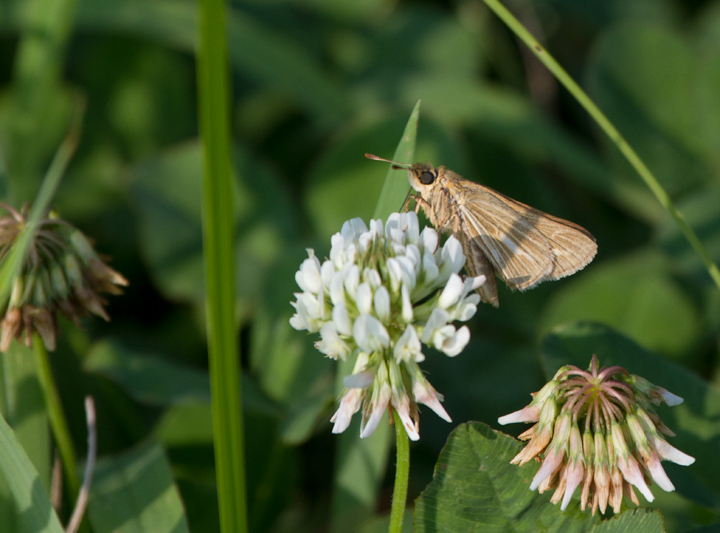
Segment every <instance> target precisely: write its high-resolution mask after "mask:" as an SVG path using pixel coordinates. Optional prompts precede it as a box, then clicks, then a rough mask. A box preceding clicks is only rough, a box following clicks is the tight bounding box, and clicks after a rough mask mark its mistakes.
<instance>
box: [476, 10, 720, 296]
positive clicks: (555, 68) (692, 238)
mask: <svg viewBox="0 0 720 533" xmlns="http://www.w3.org/2000/svg"><path fill="white" fill-rule="evenodd" d="M484 1H485V3H486V4H487V5H488V7H489V8H490V9H492V10H493V11H494V12H495V14H496V15H497V16H498V17H500V19H501V20H502V21H503V22H504V23H505V24H506V25H507V26H508V28H510V29H511V30H512V32H513V33H514V34H515V35H517V36H518V37H519V38H520V39H521V40H522V41H523V42H524V43H525V44H526V45H527V46H528V48H530V50H531V51H532V52H533V54H535V56H537V58H538V59H539V60H540V61H541V62H542V63H543V65H545V66H546V67H547V68H548V70H549V71H550V72H552V73H553V75H554V76H555V77H556V78H557V80H558V81H559V82H560V83H562V84H563V86H564V87H565V88H566V89H567V90H568V91H569V92H570V94H572V95H573V96H574V97H575V99H576V100H577V101H578V102H579V103H580V105H581V106H583V107H584V108H585V110H586V111H587V112H588V113H589V114H590V116H591V117H592V118H593V120H595V122H597V124H598V126H600V128H601V129H602V130H603V131H604V132H605V133H606V134H607V136H608V137H610V140H612V142H613V143H615V146H617V148H618V150H620V152H621V153H622V154H623V155H624V156H625V158H626V159H627V160H628V162H629V163H630V164H631V165H632V167H633V168H634V169H635V170H636V171H637V173H638V174H639V175H640V177H641V178H642V179H643V181H644V182H645V184H646V185H647V186H648V187H649V188H650V190H651V191H652V193H653V194H654V195H655V197H656V198H657V199H658V201H659V202H660V204H661V205H662V206H663V207H664V208H665V210H667V212H668V213H670V216H672V218H673V219H674V220H675V223H676V224H677V225H678V226H679V227H680V229H681V230H682V232H683V234H684V235H685V238H687V240H688V241H689V242H690V245H691V246H692V247H693V249H694V250H695V252H696V253H697V254H698V255H699V256H700V258H701V259H702V261H703V263H704V264H705V268H707V271H708V272H709V274H710V277H711V278H712V279H713V281H714V282H715V284H716V285H717V286H718V288H719V289H720V270H718V267H717V265H716V264H715V263H714V262H713V260H712V259H711V258H710V255H709V254H708V252H707V250H706V249H705V247H704V246H703V244H702V243H701V242H700V239H698V237H697V235H696V234H695V232H694V231H693V230H692V228H691V227H690V226H689V225H688V223H687V222H686V221H685V218H684V217H683V215H682V213H680V211H678V209H677V207H675V204H674V203H673V202H672V200H671V199H670V196H669V195H668V193H667V192H665V189H663V188H662V186H661V185H660V183H659V182H658V180H657V179H656V178H655V175H654V174H653V173H652V172H651V171H650V169H649V168H648V167H647V165H645V163H644V162H643V161H642V159H640V156H638V154H637V153H636V152H635V150H633V149H632V147H631V146H630V145H629V144H628V143H627V141H626V140H625V138H624V137H623V136H622V135H621V134H620V132H619V131H618V130H617V128H615V126H613V124H612V122H610V120H608V118H607V117H606V116H605V114H604V113H603V112H602V111H600V108H598V106H596V105H595V103H594V102H593V101H592V100H591V99H590V97H589V96H588V95H587V94H586V93H585V91H583V90H582V89H581V88H580V86H579V85H578V84H577V83H576V82H575V80H573V79H572V78H571V77H570V75H569V74H568V73H567V72H566V71H565V69H563V68H562V67H561V66H560V64H559V63H558V62H557V61H555V59H554V58H553V57H552V56H551V55H550V54H549V53H548V51H547V50H545V48H544V47H543V46H542V45H541V44H540V43H539V42H538V41H537V39H535V37H533V36H532V35H531V34H530V32H529V31H527V30H526V29H525V27H524V26H523V25H522V24H521V23H520V21H519V20H518V19H516V18H515V17H514V16H513V15H512V13H510V12H509V11H508V10H507V9H506V8H505V6H503V5H502V4H501V3H500V2H499V1H498V0H484Z"/></svg>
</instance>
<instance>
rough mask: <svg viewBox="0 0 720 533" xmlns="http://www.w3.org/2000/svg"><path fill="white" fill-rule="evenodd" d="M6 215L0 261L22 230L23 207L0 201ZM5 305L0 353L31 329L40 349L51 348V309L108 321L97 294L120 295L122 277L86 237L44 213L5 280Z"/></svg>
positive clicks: (0, 229)
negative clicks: (10, 276) (17, 265)
mask: <svg viewBox="0 0 720 533" xmlns="http://www.w3.org/2000/svg"><path fill="white" fill-rule="evenodd" d="M0 208H3V209H5V210H6V211H7V212H8V214H7V215H5V216H3V217H0V263H1V262H2V261H4V260H5V259H7V258H8V256H9V253H10V250H11V249H12V248H13V246H14V245H15V244H16V242H18V240H19V237H20V236H21V235H22V234H23V233H24V232H25V231H27V207H25V208H24V209H23V210H22V211H17V210H16V209H14V208H13V207H11V206H9V205H6V204H0ZM11 283H12V289H11V292H10V299H9V301H8V303H7V304H6V305H5V306H4V307H3V308H2V310H1V311H2V312H1V313H0V316H2V323H1V324H0V331H1V332H2V335H1V337H0V352H4V351H6V350H7V349H8V348H9V347H10V343H11V342H12V340H13V339H17V340H18V342H20V341H22V340H24V342H25V344H26V345H27V346H31V345H32V334H33V332H37V333H38V334H39V335H40V337H41V338H42V340H43V343H44V344H45V346H46V348H47V349H49V350H54V349H55V344H56V337H57V327H58V326H57V313H58V312H60V313H61V314H62V315H63V316H65V317H66V318H68V319H70V320H72V321H73V322H75V323H76V324H78V323H79V319H80V318H81V317H83V316H87V315H89V314H91V313H92V314H95V315H98V316H100V317H102V318H104V319H105V320H110V317H109V316H108V314H107V312H106V311H105V305H106V304H107V302H106V301H105V299H104V298H103V297H102V296H101V295H100V293H103V292H105V293H109V294H121V293H122V290H121V288H120V287H124V286H127V285H128V281H127V280H126V279H125V278H124V277H123V276H122V275H121V274H120V273H119V272H116V271H115V270H113V269H112V268H110V267H109V266H108V265H106V264H105V263H104V262H103V260H102V259H101V257H100V256H99V255H98V254H97V252H95V250H94V249H93V247H92V245H91V244H90V242H89V241H88V239H87V237H85V235H83V234H82V233H81V232H80V231H79V230H77V229H75V228H74V227H72V226H71V225H70V224H68V223H67V222H65V221H63V220H61V219H59V218H58V217H57V216H56V215H55V214H54V213H52V212H51V213H49V214H48V215H47V216H46V218H44V219H42V220H40V222H39V223H38V227H37V229H36V231H35V232H34V234H33V238H32V241H31V242H30V245H29V249H28V253H27V255H26V257H25V258H24V259H23V262H22V264H21V266H20V269H19V272H18V274H17V276H16V277H15V278H14V279H13V280H12V281H11Z"/></svg>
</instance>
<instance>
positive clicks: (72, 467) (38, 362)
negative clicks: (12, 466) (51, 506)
mask: <svg viewBox="0 0 720 533" xmlns="http://www.w3.org/2000/svg"><path fill="white" fill-rule="evenodd" d="M32 346H33V350H32V351H33V355H34V356H35V366H36V368H37V377H38V381H39V382H40V387H41V389H42V391H43V396H44V397H45V406H46V408H47V412H48V419H49V420H50V427H51V428H52V432H53V436H54V437H55V443H56V444H57V447H58V450H59V451H60V458H61V459H62V464H63V467H64V468H63V469H64V471H65V479H66V483H67V487H68V490H69V492H70V497H71V499H72V500H73V501H75V500H76V499H77V497H78V494H79V492H80V480H79V479H78V475H77V465H76V463H75V448H74V446H73V443H72V439H71V438H70V431H69V430H68V423H67V418H66V417H65V412H64V411H63V408H62V404H61V403H60V396H59V395H58V392H57V388H56V387H55V380H54V379H53V375H52V370H51V368H50V360H49V359H48V353H47V350H46V349H45V343H43V341H42V338H40V336H39V335H37V334H35V335H33V343H32Z"/></svg>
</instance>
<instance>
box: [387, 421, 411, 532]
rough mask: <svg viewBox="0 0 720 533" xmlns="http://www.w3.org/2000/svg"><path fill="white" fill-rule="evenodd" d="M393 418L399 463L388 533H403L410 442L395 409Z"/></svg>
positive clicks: (396, 471) (397, 462)
mask: <svg viewBox="0 0 720 533" xmlns="http://www.w3.org/2000/svg"><path fill="white" fill-rule="evenodd" d="M393 418H394V420H395V439H396V441H397V442H396V447H397V461H396V464H395V487H394V488H393V497H392V507H391V508H390V527H389V528H388V532H389V533H401V532H402V526H403V517H404V515H405V501H406V500H407V490H408V478H409V475H410V441H409V439H408V436H407V432H406V431H405V428H404V427H403V425H402V422H401V421H400V415H398V414H397V411H395V409H393Z"/></svg>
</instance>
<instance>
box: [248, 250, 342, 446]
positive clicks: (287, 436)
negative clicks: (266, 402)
mask: <svg viewBox="0 0 720 533" xmlns="http://www.w3.org/2000/svg"><path fill="white" fill-rule="evenodd" d="M298 244H299V243H298ZM328 244H329V243H328ZM307 247H308V244H307V243H304V245H295V246H288V247H287V248H286V249H285V252H284V254H283V261H278V262H277V263H276V264H275V265H273V267H272V269H270V270H269V271H268V275H267V278H266V279H267V283H266V285H265V287H264V290H263V291H262V295H263V301H262V305H261V306H259V307H258V309H257V310H256V313H255V315H254V320H253V334H252V337H251V343H250V367H251V369H252V372H253V375H254V376H255V377H256V378H257V383H258V385H259V386H260V388H261V389H262V391H263V393H264V394H265V395H267V397H268V398H270V399H271V400H272V401H274V402H277V404H278V406H282V409H283V414H282V422H281V426H280V434H281V439H282V441H283V442H284V443H286V444H299V443H302V442H304V441H306V440H307V439H308V438H309V437H310V436H311V435H312V433H313V432H314V431H315V429H316V428H317V427H318V425H319V424H321V423H323V422H324V423H327V420H328V419H329V415H328V410H329V407H330V406H331V405H332V404H333V402H334V401H335V391H334V372H335V367H336V365H337V363H335V362H334V361H331V360H329V359H328V358H326V357H323V356H322V354H321V353H320V352H318V351H317V350H316V349H315V346H314V345H313V341H314V340H315V337H316V335H309V334H307V333H306V332H302V333H300V332H297V331H295V330H294V329H292V328H291V327H290V323H289V320H290V317H291V316H292V314H293V312H294V309H293V308H292V306H291V305H290V301H291V300H293V299H294V298H293V293H294V292H297V291H298V290H299V288H298V286H297V284H296V282H295V272H296V271H297V269H298V268H299V267H300V264H301V263H302V261H303V260H304V259H305V258H307V256H308V255H307V251H306V250H305V248H307ZM314 248H315V250H316V254H317V255H318V256H319V257H323V256H324V255H325V252H324V251H322V248H320V247H314Z"/></svg>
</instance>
